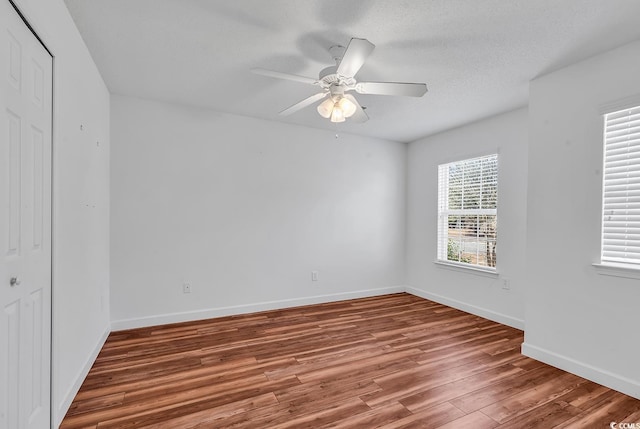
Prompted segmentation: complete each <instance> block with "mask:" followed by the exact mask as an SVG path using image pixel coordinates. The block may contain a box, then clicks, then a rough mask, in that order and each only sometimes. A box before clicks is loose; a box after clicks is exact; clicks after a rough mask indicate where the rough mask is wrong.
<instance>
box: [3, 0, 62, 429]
mask: <svg viewBox="0 0 640 429" xmlns="http://www.w3.org/2000/svg"><path fill="white" fill-rule="evenodd" d="M0 73H1V74H0V168H1V169H2V172H0V428H5V427H6V428H20V429H23V428H24V429H44V428H48V427H49V426H50V385H51V381H50V377H51V375H50V372H51V371H50V362H51V106H52V58H51V56H50V55H49V53H48V52H47V51H46V49H45V48H44V47H43V46H42V44H41V43H40V42H39V41H38V39H37V38H36V37H35V36H34V35H33V34H32V33H31V31H30V30H29V28H28V27H27V26H26V25H25V24H24V22H23V21H22V19H21V18H20V16H19V15H18V13H17V12H16V11H15V10H14V8H13V6H12V5H11V4H10V3H9V1H8V0H0Z"/></svg>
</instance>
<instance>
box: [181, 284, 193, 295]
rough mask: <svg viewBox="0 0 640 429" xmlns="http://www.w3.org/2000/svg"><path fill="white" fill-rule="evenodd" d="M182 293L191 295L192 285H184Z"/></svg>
mask: <svg viewBox="0 0 640 429" xmlns="http://www.w3.org/2000/svg"><path fill="white" fill-rule="evenodd" d="M182 293H191V283H183V284H182Z"/></svg>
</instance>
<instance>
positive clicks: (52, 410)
mask: <svg viewBox="0 0 640 429" xmlns="http://www.w3.org/2000/svg"><path fill="white" fill-rule="evenodd" d="M0 1H5V0H0ZM6 1H8V2H9V4H10V5H11V7H13V9H14V10H15V11H16V13H17V14H18V16H19V17H20V19H21V20H22V22H23V23H24V25H26V27H27V28H28V29H29V31H30V32H31V34H33V36H34V37H35V38H36V39H37V40H38V42H39V43H40V45H42V47H43V48H44V49H45V51H47V52H48V53H49V55H50V56H51V136H50V137H51V160H50V162H51V165H50V167H51V177H50V180H51V181H50V186H49V192H50V195H51V205H50V207H49V211H50V213H49V214H50V216H51V218H50V219H51V224H50V228H51V242H50V246H51V248H50V249H49V251H50V255H51V261H50V264H51V272H50V273H49V279H50V285H51V291H50V295H51V300H50V302H49V305H50V307H51V308H50V313H49V314H50V319H51V320H50V321H49V325H50V327H51V329H50V331H49V344H50V345H49V427H50V428H53V427H54V422H55V417H56V415H55V411H56V410H55V408H54V403H53V399H54V384H53V382H54V379H55V376H54V365H53V363H54V362H53V360H54V356H53V350H54V344H53V339H54V335H53V332H54V320H55V318H54V314H53V312H54V308H55V306H54V305H53V302H54V293H53V291H54V281H53V279H54V276H53V273H54V260H55V255H54V249H55V246H54V241H55V235H56V234H55V228H54V225H55V220H54V216H55V210H54V207H55V204H56V203H55V193H54V189H55V186H54V180H55V174H54V169H55V164H56V163H55V161H54V160H55V152H56V151H55V148H56V139H55V134H56V133H55V129H56V123H55V116H56V113H55V112H56V108H55V107H56V103H55V100H56V89H55V88H56V86H55V82H56V56H55V55H54V54H53V51H52V50H51V49H49V46H47V44H46V43H45V41H44V40H43V39H42V38H41V37H40V34H39V33H38V31H37V30H36V28H35V27H34V26H33V25H31V22H30V21H29V19H28V16H27V14H25V13H24V11H23V10H22V9H21V5H20V4H18V2H20V3H22V1H21V0H6Z"/></svg>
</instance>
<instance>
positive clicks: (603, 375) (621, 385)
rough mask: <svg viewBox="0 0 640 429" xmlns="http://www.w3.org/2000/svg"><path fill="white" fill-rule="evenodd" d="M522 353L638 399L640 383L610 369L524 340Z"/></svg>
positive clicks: (639, 397) (639, 396)
mask: <svg viewBox="0 0 640 429" xmlns="http://www.w3.org/2000/svg"><path fill="white" fill-rule="evenodd" d="M522 354H523V355H525V356H528V357H530V358H533V359H535V360H539V361H540V362H544V363H546V364H548V365H551V366H555V367H556V368H560V369H562V370H564V371H567V372H570V373H572V374H575V375H578V376H580V377H583V378H586V379H587V380H591V381H593V382H595V383H598V384H602V385H603V386H606V387H608V388H610V389H614V390H617V391H618V392H622V393H624V394H625V395H629V396H632V397H634V398H636V399H640V383H638V381H634V380H630V379H628V378H625V377H622V376H620V375H618V374H614V373H612V372H610V371H606V370H603V369H602V368H596V367H594V366H591V365H588V364H586V363H583V362H579V361H577V360H575V359H571V358H568V357H566V356H563V355H559V354H557V353H554V352H552V351H549V350H546V349H543V348H541V347H538V346H534V345H532V344H528V343H526V342H525V343H523V344H522Z"/></svg>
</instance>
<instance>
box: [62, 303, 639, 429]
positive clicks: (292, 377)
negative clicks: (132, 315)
mask: <svg viewBox="0 0 640 429" xmlns="http://www.w3.org/2000/svg"><path fill="white" fill-rule="evenodd" d="M522 341H523V334H522V332H521V331H518V330H516V329H513V328H510V327H507V326H503V325H500V324H498V323H494V322H491V321H488V320H486V319H482V318H480V317H477V316H473V315H470V314H467V313H464V312H462V311H458V310H455V309H453V308H450V307H446V306H444V305H440V304H437V303H434V302H431V301H428V300H424V299H421V298H418V297H415V296H412V295H408V294H395V295H386V296H381V297H374V298H365V299H357V300H352V301H342V302H337V303H329V304H320V305H313V306H307V307H298V308H291V309H285V310H277V311H269V312H263V313H255V314H249V315H241V316H233V317H224V318H219V319H212V320H205V321H198V322H189V323H181V324H173V325H164V326H157V327H152V328H144V329H135V330H129V331H120V332H114V333H112V334H111V335H110V336H109V338H108V339H107V342H106V344H105V345H104V347H103V349H102V351H101V352H100V354H99V356H98V358H97V360H96V362H95V364H94V365H93V368H92V369H91V371H90V373H89V375H88V376H87V378H86V380H85V382H84V384H83V385H82V388H81V389H80V391H79V393H78V395H77V397H76V398H75V400H74V401H73V404H72V405H71V408H70V409H69V412H68V413H67V416H66V417H65V419H64V421H63V423H62V426H61V428H63V429H72V428H83V429H87V428H100V429H103V428H104V429H106V428H160V429H164V428H166V429H191V428H261V429H262V428H269V429H283V428H364V429H369V428H384V429H416V428H422V429H424V428H441V429H445V428H452V429H453V428H473V429H481V428H518V429H523V428H545V429H546V428H553V427H567V428H574V427H575V428H608V427H609V424H610V422H612V421H615V422H640V401H639V400H637V399H634V398H631V397H629V396H625V395H623V394H621V393H619V392H616V391H613V390H610V389H607V388H605V387H602V386H600V385H598V384H596V383H593V382H590V381H587V380H585V379H583V378H580V377H578V376H575V375H572V374H569V373H566V372H564V371H561V370H559V369H556V368H553V367H550V366H548V365H545V364H542V363H540V362H537V361H535V360H532V359H529V358H527V357H524V356H522V355H521V354H520V345H521V343H522Z"/></svg>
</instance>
